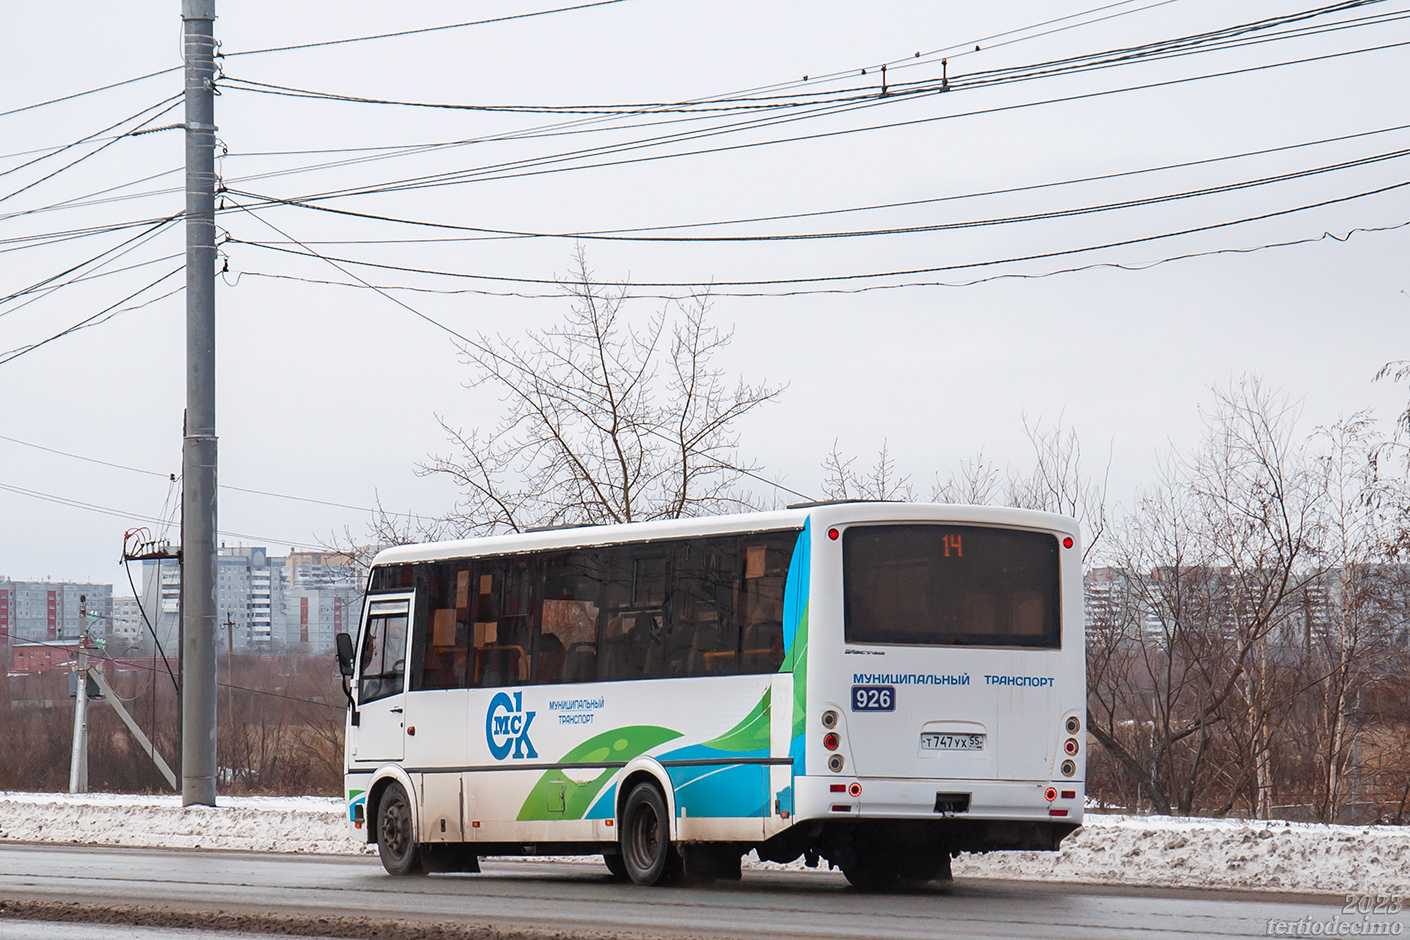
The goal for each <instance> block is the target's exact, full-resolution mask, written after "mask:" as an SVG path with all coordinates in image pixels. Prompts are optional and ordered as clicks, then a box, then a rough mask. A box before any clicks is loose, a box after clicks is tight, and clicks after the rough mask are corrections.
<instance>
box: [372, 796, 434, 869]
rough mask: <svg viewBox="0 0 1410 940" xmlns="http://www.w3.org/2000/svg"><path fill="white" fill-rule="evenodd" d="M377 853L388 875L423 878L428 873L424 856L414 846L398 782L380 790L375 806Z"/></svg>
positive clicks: (408, 809) (406, 803)
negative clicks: (379, 799) (378, 801)
mask: <svg viewBox="0 0 1410 940" xmlns="http://www.w3.org/2000/svg"><path fill="white" fill-rule="evenodd" d="M377 854H378V855H380V856H381V857H382V867H383V868H385V869H386V870H387V873H388V874H391V875H424V874H426V872H427V870H428V869H427V867H426V860H425V858H424V853H422V851H421V847H420V846H418V845H417V844H416V830H415V828H414V826H413V825H412V818H411V801H410V800H409V799H407V796H406V791H405V790H403V789H402V787H401V784H399V783H393V784H391V785H390V786H388V787H387V789H385V790H383V791H382V800H381V802H380V803H379V804H378V807H377Z"/></svg>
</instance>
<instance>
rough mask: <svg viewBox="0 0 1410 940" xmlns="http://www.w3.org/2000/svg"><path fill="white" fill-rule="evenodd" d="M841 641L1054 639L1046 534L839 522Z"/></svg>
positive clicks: (1054, 587)
mask: <svg viewBox="0 0 1410 940" xmlns="http://www.w3.org/2000/svg"><path fill="white" fill-rule="evenodd" d="M842 558H843V581H844V586H845V635H846V640H847V642H848V643H863V644H865V643H877V644H905V645H922V646H999V647H1018V648H1036V649H1057V648H1059V647H1060V646H1061V639H1062V637H1061V625H1060V616H1059V579H1058V542H1057V538H1056V537H1055V536H1053V535H1051V534H1048V533H1043V532H1024V531H1018V530H1013V529H1000V528H989V527H985V526H956V525H934V524H909V525H861V526H851V527H849V528H848V529H847V530H846V532H845V533H844V535H843V542H842Z"/></svg>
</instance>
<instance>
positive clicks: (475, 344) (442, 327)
mask: <svg viewBox="0 0 1410 940" xmlns="http://www.w3.org/2000/svg"><path fill="white" fill-rule="evenodd" d="M237 207H238V208H241V209H243V210H244V211H245V212H247V213H249V214H250V215H251V216H254V218H255V219H257V220H258V221H260V222H261V223H263V224H264V225H267V226H268V227H269V228H271V229H274V231H276V232H278V233H279V234H280V235H282V236H284V237H285V238H287V239H290V240H291V241H293V242H294V243H295V244H299V245H300V246H301V247H303V248H304V249H305V250H306V251H308V252H309V253H310V254H311V255H312V256H313V257H316V258H320V259H321V260H323V261H325V262H327V263H328V264H329V265H331V266H332V267H333V268H335V269H337V270H339V271H341V272H342V273H343V274H346V275H347V276H348V277H351V278H353V279H355V280H357V281H359V282H361V283H362V284H363V286H364V287H367V288H369V289H371V290H373V291H376V292H377V293H379V294H381V295H382V296H383V297H385V298H387V299H388V300H390V301H391V302H392V303H394V304H396V305H397V306H399V307H403V308H405V309H406V310H408V311H410V312H411V313H413V314H415V315H416V316H417V317H419V318H421V319H422V320H425V321H426V322H427V323H429V324H431V325H432V326H434V327H436V328H437V329H439V330H442V331H444V332H446V333H448V334H450V335H451V336H453V337H455V338H456V339H458V340H460V341H461V342H463V343H465V344H466V345H467V346H469V347H471V348H472V349H477V350H479V351H481V352H483V353H484V354H486V355H488V356H490V357H492V358H494V359H497V360H500V361H504V358H503V357H502V356H500V355H499V354H498V353H496V352H495V351H494V350H493V349H491V348H490V347H488V346H486V345H485V344H484V343H481V342H478V341H476V340H472V339H470V338H469V337H468V336H466V335H464V334H463V333H460V332H459V331H457V330H454V329H452V328H451V327H449V326H447V325H446V324H444V323H442V322H440V321H439V320H437V319H435V318H434V317H431V316H430V315H429V314H426V313H424V312H422V311H420V310H418V309H416V308H415V307H413V306H411V305H410V304H408V303H406V302H405V301H403V300H401V299H400V298H397V297H394V296H392V295H391V294H389V293H387V292H385V291H381V290H378V289H377V288H376V287H374V286H373V285H372V284H370V283H368V282H367V281H364V280H363V279H362V278H360V277H358V276H357V275H356V274H354V273H353V272H351V271H349V270H348V269H347V268H344V267H342V266H341V265H339V264H338V263H337V262H336V261H335V260H334V259H331V258H328V257H327V256H324V255H320V254H318V253H317V252H315V251H313V249H311V248H308V247H307V246H306V245H302V243H300V242H299V241H298V240H297V239H295V238H293V236H291V235H290V234H289V233H287V232H285V231H284V230H283V229H281V228H279V227H278V226H276V225H275V224H274V223H272V222H270V221H268V220H267V219H265V218H263V217H261V216H259V215H256V214H255V213H254V212H253V211H252V210H251V209H249V208H248V207H246V206H239V205H238V204H237ZM652 433H656V434H657V436H660V437H664V435H661V434H660V433H659V432H652ZM673 443H674V442H673ZM687 449H690V448H687ZM693 453H695V454H696V455H697V456H706V455H702V454H701V453H700V452H699V451H693ZM712 459H714V460H715V462H716V463H717V464H719V465H721V466H722V467H724V468H725V469H728V470H733V471H734V472H735V473H739V474H741V475H743V476H747V477H749V478H750V479H754V480H758V481H759V482H761V483H765V484H767V485H769V486H772V487H775V488H776V489H780V490H783V491H784V492H785V493H789V494H792V495H793V496H797V497H799V498H801V499H805V500H812V499H813V497H812V496H808V495H807V494H805V493H799V492H798V491H797V490H794V489H790V488H789V487H787V486H784V485H783V484H782V483H778V482H776V481H774V480H770V479H768V478H767V477H763V476H760V475H759V474H757V473H755V472H753V471H752V470H748V469H745V468H744V467H736V466H733V465H731V464H727V463H725V462H724V461H722V460H719V459H718V458H713V457H712Z"/></svg>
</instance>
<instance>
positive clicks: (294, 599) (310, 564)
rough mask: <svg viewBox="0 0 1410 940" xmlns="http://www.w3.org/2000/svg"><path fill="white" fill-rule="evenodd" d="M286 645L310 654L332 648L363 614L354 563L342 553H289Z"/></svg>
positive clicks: (360, 590) (286, 589)
mask: <svg viewBox="0 0 1410 940" xmlns="http://www.w3.org/2000/svg"><path fill="white" fill-rule="evenodd" d="M284 570H285V578H286V583H287V585H288V586H287V587H286V588H285V594H284V623H285V631H286V633H285V637H286V639H285V642H286V643H287V644H288V645H289V646H290V647H294V648H300V649H304V650H307V651H308V652H311V653H326V652H328V651H329V650H331V649H332V648H333V637H334V636H335V635H337V634H338V633H343V632H352V631H354V630H355V629H356V625H357V619H358V617H359V616H360V614H361V613H362V588H363V585H362V584H361V582H360V581H359V580H358V579H357V576H356V574H355V566H354V565H353V560H352V558H351V557H349V556H348V555H346V554H343V553H341V552H298V551H295V552H290V553H289V556H288V558H287V559H286V560H285V563H284Z"/></svg>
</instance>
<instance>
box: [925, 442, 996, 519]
mask: <svg viewBox="0 0 1410 940" xmlns="http://www.w3.org/2000/svg"><path fill="white" fill-rule="evenodd" d="M1005 495H1006V494H1005V492H1004V471H1003V468H1002V467H1000V466H999V465H998V464H996V463H994V461H992V460H990V459H989V458H987V457H985V456H984V449H983V448H980V450H979V453H978V454H976V455H975V456H973V457H970V458H967V459H965V460H961V461H960V464H959V466H958V467H957V468H956V469H955V472H953V473H952V474H950V478H949V479H948V480H946V481H945V482H943V483H942V482H940V474H939V473H936V474H935V484H934V485H933V486H932V487H931V488H930V499H931V501H932V502H936V503H957V504H960V505H969V506H992V505H995V504H997V503H1002V502H1004V500H1005Z"/></svg>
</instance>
